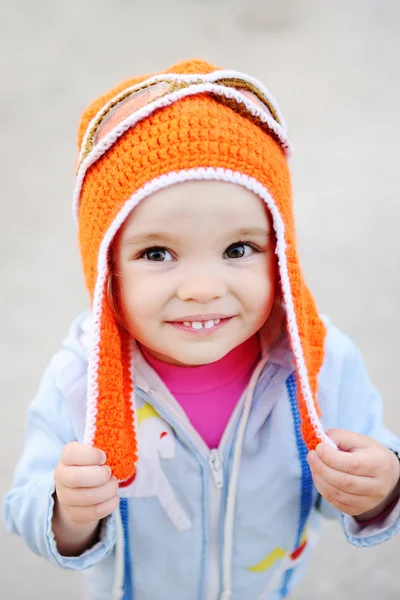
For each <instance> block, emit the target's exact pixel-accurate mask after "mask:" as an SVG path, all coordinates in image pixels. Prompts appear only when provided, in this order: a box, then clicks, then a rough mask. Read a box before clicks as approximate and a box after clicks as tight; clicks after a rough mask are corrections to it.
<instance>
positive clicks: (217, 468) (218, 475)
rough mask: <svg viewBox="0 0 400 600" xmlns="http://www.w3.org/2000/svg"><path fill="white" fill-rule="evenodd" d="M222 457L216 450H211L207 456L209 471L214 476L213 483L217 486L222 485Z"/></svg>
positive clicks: (220, 486)
mask: <svg viewBox="0 0 400 600" xmlns="http://www.w3.org/2000/svg"><path fill="white" fill-rule="evenodd" d="M222 463H223V458H222V456H221V454H220V453H219V451H218V450H211V452H210V456H209V458H208V464H209V465H210V469H211V472H212V474H213V477H214V483H215V485H216V487H217V488H222V487H224V470H223V468H222Z"/></svg>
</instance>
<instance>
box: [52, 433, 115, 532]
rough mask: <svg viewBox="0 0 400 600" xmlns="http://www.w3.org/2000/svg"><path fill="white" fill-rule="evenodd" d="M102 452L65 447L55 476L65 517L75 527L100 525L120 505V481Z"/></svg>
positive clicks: (86, 446)
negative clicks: (75, 525) (106, 463)
mask: <svg viewBox="0 0 400 600" xmlns="http://www.w3.org/2000/svg"><path fill="white" fill-rule="evenodd" d="M105 461H106V456H105V454H104V452H103V451H102V450H99V449H98V448H93V447H92V446H88V445H86V444H79V443H77V442H72V443H70V444H68V445H67V446H65V448H64V450H63V453H62V455H61V460H60V462H59V463H58V465H57V468H56V470H55V473H54V479H55V484H56V495H57V500H58V504H59V508H61V510H62V513H63V517H64V518H65V517H67V519H68V520H69V521H70V523H73V524H82V525H84V524H89V523H97V522H98V521H99V520H100V519H103V518H104V517H107V516H108V515H109V514H111V513H112V512H113V511H114V510H115V509H116V508H117V506H118V482H117V480H116V479H115V477H112V476H111V469H110V467H108V466H107V465H105V464H104V463H105Z"/></svg>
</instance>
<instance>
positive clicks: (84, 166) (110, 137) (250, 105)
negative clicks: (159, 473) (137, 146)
mask: <svg viewBox="0 0 400 600" xmlns="http://www.w3.org/2000/svg"><path fill="white" fill-rule="evenodd" d="M218 73H219V76H220V77H221V74H222V75H224V76H225V74H228V75H230V76H231V77H233V76H239V75H240V74H239V73H235V71H219V72H218ZM213 75H216V74H215V73H214V74H213ZM165 77H166V76H164V79H165ZM198 77H199V76H197V78H198ZM152 79H155V78H152ZM192 79H193V78H192V77H188V76H185V77H182V76H180V79H178V78H177V81H182V82H190V80H192ZM162 80H163V79H162V78H160V77H158V78H157V81H162ZM148 81H149V82H150V81H151V80H148ZM251 83H252V82H251ZM193 84H194V85H192V86H190V87H187V88H183V89H181V90H177V91H176V92H171V93H167V94H166V95H164V96H162V97H161V98H158V99H157V100H154V101H153V102H150V103H149V104H147V105H145V106H143V107H142V108H140V109H139V110H137V111H136V112H134V113H133V114H131V115H129V116H128V117H127V118H126V119H124V120H123V121H122V122H121V123H119V124H118V125H117V126H116V127H114V128H113V129H112V130H111V131H110V132H109V133H108V134H107V135H105V136H104V138H103V139H102V140H101V141H100V142H99V143H98V144H96V145H95V146H94V148H93V149H92V150H91V151H90V152H89V154H88V155H87V156H86V157H85V159H84V160H83V161H82V157H83V149H84V148H85V145H86V142H87V136H88V135H89V132H90V131H91V128H92V126H93V125H94V124H95V123H96V122H97V120H98V119H99V118H100V116H101V114H103V112H104V111H105V110H106V108H107V107H108V106H109V105H110V104H112V103H113V102H115V101H116V100H118V98H119V97H122V96H123V95H125V94H126V92H127V91H129V90H130V88H128V89H127V90H124V92H121V94H118V95H117V96H116V97H115V98H113V99H112V100H111V101H110V102H109V103H107V105H106V107H104V108H102V109H101V111H99V113H97V115H96V116H95V117H94V118H93V119H92V121H91V123H90V124H89V127H88V128H87V130H86V133H85V136H84V138H83V141H82V145H81V152H80V156H79V160H78V163H79V162H80V161H82V162H81V164H80V166H79V168H78V172H77V175H76V180H75V186H74V194H73V215H74V219H75V222H76V223H78V209H79V198H80V193H81V189H82V184H83V180H84V178H85V175H86V172H87V170H88V169H89V167H91V166H92V165H93V164H94V163H95V162H96V161H97V160H98V159H99V158H100V157H101V156H102V155H103V154H104V153H105V152H106V151H107V150H108V149H109V148H110V147H111V146H112V145H113V144H114V143H115V142H116V141H117V139H118V138H119V137H120V136H121V135H122V134H123V133H125V132H126V131H127V130H128V129H130V128H132V127H133V126H134V125H136V124H137V123H138V122H139V121H142V120H143V119H145V118H147V117H148V116H149V115H151V114H152V113H153V112H155V111H156V110H157V109H159V108H164V107H166V106H170V105H171V104H173V103H175V102H177V101H178V100H181V99H183V98H186V97H188V96H195V95H198V94H204V93H213V94H217V95H219V96H223V97H225V98H228V99H231V100H236V101H237V102H238V103H240V104H244V106H245V107H246V109H247V110H248V111H249V112H250V114H252V115H253V116H255V117H257V118H258V119H260V121H262V122H263V123H266V124H267V125H268V127H269V128H270V129H271V131H273V132H274V133H275V135H276V136H277V138H278V139H279V140H280V142H281V146H282V148H283V150H284V152H285V153H286V155H287V156H290V154H291V144H290V140H289V138H288V136H287V134H286V132H285V130H284V129H283V127H281V125H279V123H278V122H277V121H275V119H274V118H273V117H272V116H270V115H269V114H268V113H267V112H266V111H264V110H263V109H262V108H260V106H259V105H258V104H256V103H255V102H252V101H251V100H249V99H248V98H247V97H246V96H244V95H243V94H241V93H240V90H237V89H236V88H231V87H227V86H224V85H217V84H214V83H204V84H199V83H195V81H193ZM142 85H143V84H141V86H142ZM137 87H138V86H133V87H132V90H135V89H136V88H137ZM271 105H272V102H271ZM273 107H274V109H276V107H275V102H274V104H273ZM277 112H278V111H277Z"/></svg>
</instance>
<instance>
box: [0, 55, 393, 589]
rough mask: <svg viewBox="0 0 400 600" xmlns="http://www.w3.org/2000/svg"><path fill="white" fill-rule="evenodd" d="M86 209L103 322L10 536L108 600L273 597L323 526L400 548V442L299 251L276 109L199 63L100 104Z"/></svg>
mask: <svg viewBox="0 0 400 600" xmlns="http://www.w3.org/2000/svg"><path fill="white" fill-rule="evenodd" d="M79 149H80V153H79V158H78V163H77V177H76V185H75V192H74V213H75V217H76V221H77V224H78V227H79V242H80V250H81V255H82V261H83V269H84V273H85V278H86V284H87V288H88V290H89V293H90V297H91V302H92V310H91V313H90V315H82V316H80V317H78V319H77V320H76V321H75V322H74V323H73V325H72V328H71V330H70V332H69V335H68V337H67V339H66V341H65V342H64V345H63V348H62V349H61V350H60V351H59V352H58V353H57V354H56V355H55V356H54V358H53V359H52V361H51V363H50V366H49V367H48V369H47V371H46V373H45V375H44V377H43V380H42V383H41V385H40V388H39V391H38V395H37V397H36V398H35V400H34V401H33V402H32V404H31V406H30V408H29V411H28V428H27V438H26V444H25V448H24V452H23V455H22V457H21V459H20V462H19V464H18V466H17V469H16V473H15V479H14V483H13V487H12V489H11V491H10V492H9V493H8V495H7V497H6V500H5V520H6V525H7V527H8V529H9V530H10V531H13V532H15V533H18V534H20V535H22V536H23V537H24V538H25V540H26V542H27V543H28V545H29V546H30V548H31V549H32V550H33V551H34V552H36V553H38V554H40V555H42V556H44V557H45V558H47V559H48V560H49V561H51V562H52V563H53V564H55V565H61V566H63V567H66V568H71V569H77V570H83V569H85V575H86V577H87V584H88V589H89V590H90V598H92V599H93V600H109V599H121V598H123V599H124V600H133V599H134V600H166V599H168V600H172V599H174V600H267V599H268V600H277V599H278V598H284V597H286V596H287V595H288V594H289V593H290V591H291V590H292V589H293V587H294V586H295V585H296V583H297V581H298V580H299V578H300V576H301V575H302V573H303V571H304V568H305V565H306V563H307V561H308V558H309V555H310V551H311V550H312V547H313V545H314V544H315V541H316V536H317V531H318V527H319V521H320V516H321V514H324V515H325V516H327V515H329V514H336V515H337V516H340V517H341V523H342V526H343V528H344V532H345V535H346V536H347V538H348V540H349V541H350V543H352V544H354V545H357V546H372V545H374V544H377V543H379V542H383V541H385V540H387V539H389V538H391V537H393V536H394V535H395V534H396V533H397V532H398V531H399V530H400V502H399V475H400V463H399V453H400V441H399V439H398V438H396V437H395V436H394V435H393V434H391V433H390V432H389V431H388V430H386V429H385V428H384V425H383V423H382V418H381V410H382V406H381V400H380V397H379V395H378V394H377V392H376V390H375V389H374V388H373V387H372V385H371V383H370V381H369V378H368V375H367V373H366V370H365V367H364V365H363V362H362V359H361V357H360V354H359V352H358V350H357V349H356V348H355V346H354V344H353V343H352V342H351V341H350V340H349V339H348V338H347V337H346V336H345V335H343V334H342V333H341V332H339V331H338V330H337V329H336V328H335V327H334V326H333V325H331V324H330V323H329V322H328V321H327V320H326V319H322V318H321V317H320V315H319V313H318V311H317V309H316V307H315V304H314V301H313V299H312V296H311V294H310V292H309V290H308V288H307V287H306V284H305V282H304V279H303V276H302V273H301V269H300V265H299V259H298V254H297V249H296V241H295V230H294V222H293V212H292V198H291V184H290V175H289V170H288V162H287V161H288V156H289V155H290V143H289V140H288V137H287V134H286V130H285V124H284V122H283V119H282V116H281V114H280V111H279V109H278V107H277V105H276V103H275V101H274V99H273V98H272V96H271V95H270V93H269V92H268V91H267V90H266V89H265V88H264V87H263V86H262V85H261V84H260V83H258V82H257V81H256V80H255V79H253V78H251V77H249V76H247V75H243V74H242V73H238V72H235V71H221V70H219V69H216V68H215V67H213V66H212V65H210V64H208V63H203V62H196V61H191V62H185V63H182V64H179V65H176V66H175V67H173V68H171V69H170V70H168V71H166V72H163V73H161V74H158V75H155V76H152V77H142V78H137V79H132V80H130V81H127V82H125V83H123V84H122V85H120V86H119V87H117V88H115V89H113V90H112V91H111V92H110V93H109V94H106V95H105V96H102V97H101V98H99V99H98V100H97V101H95V102H94V103H93V104H92V105H91V106H90V107H89V108H88V109H87V111H86V112H85V114H84V116H83V118H82V122H81V126H80V131H79Z"/></svg>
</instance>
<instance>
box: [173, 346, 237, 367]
mask: <svg viewBox="0 0 400 600" xmlns="http://www.w3.org/2000/svg"><path fill="white" fill-rule="evenodd" d="M230 351H231V348H223V349H222V348H220V349H219V350H217V349H215V350H211V349H210V350H208V351H207V350H205V349H204V350H203V351H200V352H187V353H186V354H184V353H182V355H181V356H176V357H174V358H175V360H177V361H179V362H180V363H182V364H184V365H187V366H192V367H199V366H200V365H209V364H211V363H213V362H216V361H217V360H220V359H221V358H223V357H224V356H226V355H227V354H228V352H230Z"/></svg>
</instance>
